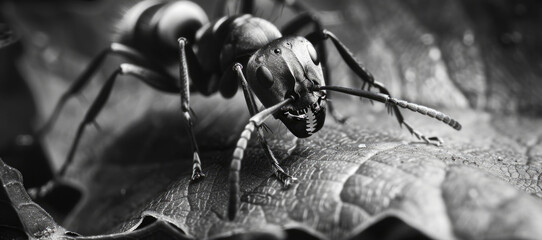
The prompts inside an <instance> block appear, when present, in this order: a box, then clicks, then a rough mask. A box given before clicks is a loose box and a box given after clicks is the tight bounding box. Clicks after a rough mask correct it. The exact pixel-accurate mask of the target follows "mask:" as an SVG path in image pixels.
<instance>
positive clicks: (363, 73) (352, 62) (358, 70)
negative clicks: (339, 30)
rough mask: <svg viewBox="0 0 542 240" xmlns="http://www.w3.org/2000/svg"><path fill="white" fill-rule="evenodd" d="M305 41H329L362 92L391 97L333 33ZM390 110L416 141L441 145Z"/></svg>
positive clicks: (319, 33)
mask: <svg viewBox="0 0 542 240" xmlns="http://www.w3.org/2000/svg"><path fill="white" fill-rule="evenodd" d="M307 39H308V40H309V41H311V42H322V41H324V40H326V39H330V40H331V42H332V43H333V45H334V46H335V48H336V49H337V51H338V52H339V54H340V55H341V57H342V58H343V60H344V61H345V62H346V64H347V65H348V67H350V69H352V71H354V73H355V74H356V75H358V77H359V78H361V80H363V85H362V90H364V89H365V86H367V90H369V91H370V89H371V87H376V88H377V89H378V90H379V91H380V93H382V94H385V95H388V96H391V95H390V92H389V91H388V89H387V88H386V87H385V86H384V84H382V83H380V82H377V81H375V80H374V77H373V75H372V74H371V73H370V72H369V71H367V69H365V67H363V65H361V64H360V63H359V62H358V61H357V60H356V58H355V57H354V54H352V52H351V51H350V50H349V49H348V48H347V47H346V46H345V45H344V44H343V43H342V42H341V41H340V40H339V39H338V38H337V36H335V35H334V34H333V33H331V32H330V31H328V30H323V31H321V32H314V33H311V34H309V35H308V36H307ZM389 107H390V108H391V109H389V112H390V113H395V117H396V118H397V121H398V122H399V125H401V126H405V127H406V128H407V130H408V131H409V132H410V134H412V135H414V136H415V137H416V138H417V139H419V140H423V141H424V142H426V143H428V144H433V145H436V146H439V145H441V144H442V140H441V139H440V138H438V137H426V136H425V135H424V134H422V133H421V132H419V131H417V130H415V129H414V128H412V127H411V126H410V124H409V123H407V122H406V121H405V120H404V117H403V115H402V114H401V111H400V110H399V108H398V107H397V106H396V105H391V106H389Z"/></svg>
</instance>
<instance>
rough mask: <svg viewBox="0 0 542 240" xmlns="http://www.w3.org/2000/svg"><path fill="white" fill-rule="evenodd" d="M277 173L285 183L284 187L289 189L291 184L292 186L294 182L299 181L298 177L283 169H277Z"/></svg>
mask: <svg viewBox="0 0 542 240" xmlns="http://www.w3.org/2000/svg"><path fill="white" fill-rule="evenodd" d="M275 175H276V176H277V178H278V179H279V181H281V182H282V184H283V185H284V189H288V188H289V187H290V186H292V184H293V183H296V182H297V181H298V180H297V178H295V177H292V176H290V175H288V174H286V173H285V172H283V171H276V172H275Z"/></svg>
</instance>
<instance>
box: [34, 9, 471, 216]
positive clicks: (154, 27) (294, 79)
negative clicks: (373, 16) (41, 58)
mask: <svg viewBox="0 0 542 240" xmlns="http://www.w3.org/2000/svg"><path fill="white" fill-rule="evenodd" d="M277 1H279V2H281V4H285V5H286V6H288V7H290V8H292V9H293V10H294V11H297V12H299V15H298V16H297V17H296V18H295V19H293V20H292V21H291V22H289V23H288V24H286V25H285V26H284V28H283V30H282V31H279V29H278V28H277V27H276V26H275V25H274V24H272V23H271V22H268V21H267V20H264V19H262V18H258V17H254V16H252V15H250V13H251V12H252V8H253V7H252V5H253V3H252V1H251V0H244V1H242V3H243V4H242V6H243V7H242V14H240V15H235V16H225V17H222V18H219V19H218V20H216V21H213V22H209V20H208V17H207V15H206V14H205V12H204V11H203V10H202V9H201V8H200V7H199V6H198V5H197V4H195V3H193V2H189V1H175V2H164V1H152V0H148V1H143V2H140V3H138V4H136V5H134V6H133V7H132V8H131V9H130V10H129V11H128V12H127V13H126V15H125V16H124V18H123V20H122V21H121V23H120V24H119V28H120V29H121V31H120V36H119V38H118V40H117V41H116V42H114V43H112V44H111V46H110V47H109V48H108V49H106V50H104V51H103V52H102V53H100V54H99V55H98V57H96V58H95V59H94V60H93V61H92V62H91V63H90V64H89V67H88V68H87V69H86V70H85V72H83V74H82V75H81V77H80V78H79V79H77V80H76V81H75V82H74V83H73V85H72V86H71V87H70V89H68V91H67V92H66V93H65V94H64V95H63V96H62V97H61V99H60V101H59V103H58V104H57V106H56V108H55V110H54V112H53V114H52V116H51V118H50V119H49V121H48V122H47V123H46V124H45V125H44V128H43V131H42V132H45V131H47V129H49V128H50V127H51V125H52V124H53V123H54V121H55V119H56V118H57V116H58V114H59V112H60V110H61V108H62V106H63V105H64V104H65V102H66V101H67V100H68V99H69V98H70V97H72V96H73V95H74V94H76V93H78V92H80V90H81V89H82V88H83V87H84V86H85V84H86V83H87V82H88V81H89V79H90V78H91V75H92V74H93V73H94V72H95V71H96V70H97V68H98V67H99V66H100V64H101V63H102V62H103V60H104V58H105V57H106V56H107V55H109V54H117V55H121V56H124V57H125V58H127V59H128V60H130V62H131V63H123V64H121V65H120V66H119V68H118V69H117V70H116V71H115V72H114V73H113V74H112V75H111V76H110V77H109V78H108V79H107V81H106V82H105V84H104V86H103V88H102V89H101V91H100V92H99V94H98V96H97V97H96V100H94V102H93V103H92V104H91V106H90V109H89V110H88V112H87V114H86V115H85V117H84V119H83V121H82V122H81V124H80V126H79V128H78V131H77V133H76V137H75V140H74V141H73V144H72V146H71V148H70V151H69V153H68V157H67V160H66V161H65V163H64V165H63V166H62V168H61V169H60V171H59V173H58V174H57V176H62V175H63V174H64V173H65V171H66V168H67V167H68V166H69V164H70V163H71V162H72V160H73V156H74V154H75V151H76V148H77V145H78V143H79V140H80V139H81V136H82V134H83V132H84V129H85V126H87V125H88V124H91V123H93V122H94V121H95V118H96V116H97V115H98V114H99V112H100V111H101V109H102V107H103V106H104V105H105V103H106V101H107V99H108V97H109V95H110V93H111V90H112V88H113V85H114V82H115V80H116V79H117V77H118V76H119V75H132V76H135V77H137V78H138V79H140V80H141V81H143V82H145V83H147V84H148V85H150V86H151V87H153V88H155V89H158V90H161V91H163V92H167V93H178V94H180V97H181V109H182V112H183V114H184V117H185V118H186V120H187V121H186V123H187V128H188V129H189V134H190V138H191V145H192V149H193V153H194V154H193V171H192V180H194V181H195V180H198V179H200V178H201V177H203V176H204V174H203V172H202V167H201V161H200V158H199V150H198V145H197V143H196V140H195V137H194V133H193V130H192V125H193V114H192V111H191V109H190V90H191V88H190V82H191V83H192V85H193V90H195V91H198V92H200V93H202V94H204V95H210V94H213V93H216V92H220V93H221V94H222V96H224V97H225V98H231V97H232V96H234V95H235V93H236V92H237V90H238V88H239V85H241V87H242V89H243V92H244V95H245V99H246V102H247V105H248V110H249V112H250V114H251V116H252V117H251V118H250V121H249V123H248V124H247V126H246V127H245V129H244V131H243V132H242V133H241V136H240V138H239V141H238V142H237V146H236V148H235V150H234V153H233V160H232V163H231V168H230V176H229V181H230V202H229V208H228V217H229V218H230V219H234V218H235V215H236V213H237V211H238V208H239V204H240V198H239V192H240V189H239V178H240V177H239V171H240V169H241V160H242V159H243V153H244V150H245V148H246V146H247V143H248V141H249V139H250V137H251V134H252V132H253V131H255V130H258V131H257V133H258V139H259V141H260V143H261V146H262V147H263V149H264V150H265V154H266V155H267V157H268V159H269V160H270V162H271V163H272V166H273V168H274V173H275V175H276V176H277V178H278V179H279V180H280V181H281V182H282V183H283V184H284V186H285V187H288V186H289V185H290V184H292V183H293V182H294V181H296V179H295V178H294V177H292V176H290V175H288V174H286V172H285V171H284V170H283V169H282V168H281V167H280V166H279V163H278V161H277V159H276V158H275V157H274V155H273V152H272V151H271V149H270V147H269V145H268V144H267V142H266V140H265V138H264V131H263V130H262V128H261V126H262V124H263V122H264V121H265V119H267V118H268V117H270V116H274V117H275V118H277V119H279V120H280V121H282V123H284V125H285V126H286V127H287V128H288V129H289V130H290V131H291V132H292V133H293V134H294V135H295V136H297V137H299V138H306V137H309V136H311V135H312V134H314V133H316V132H318V131H319V130H320V129H321V128H322V127H323V126H324V120H325V118H326V107H327V108H328V110H329V111H330V113H331V114H332V116H333V117H334V119H336V120H338V121H341V120H342V119H340V118H339V117H338V115H337V114H336V113H335V111H334V110H333V105H332V104H331V102H326V91H328V90H330V91H337V92H342V93H346V94H351V95H357V96H360V97H364V98H369V99H371V100H375V101H379V102H382V103H385V104H386V105H387V106H388V110H389V111H390V112H392V113H394V114H395V116H396V118H397V120H398V121H399V124H400V125H402V126H405V127H406V128H407V129H408V131H409V132H410V133H412V134H413V135H415V136H416V137H417V138H418V139H422V140H424V141H425V142H427V143H431V144H435V145H439V144H440V143H441V140H440V139H439V138H437V137H429V138H428V137H425V136H424V135H423V134H421V133H419V132H417V131H415V130H414V129H413V128H412V127H411V126H410V125H409V124H408V123H407V122H405V120H404V119H403V116H402V114H401V112H400V111H399V108H400V107H401V108H407V109H410V110H412V111H416V112H419V113H422V114H425V115H428V116H431V117H434V118H436V119H438V120H440V121H442V122H444V123H447V124H448V125H450V126H451V127H453V128H455V129H457V130H459V129H461V125H460V124H459V123H458V122H457V121H455V120H453V119H452V118H450V117H449V116H447V115H445V114H443V113H440V112H438V111H436V110H433V109H429V108H427V107H423V106H420V105H416V104H413V103H408V102H405V101H402V100H398V99H395V98H392V97H391V96H390V94H389V91H388V90H387V89H386V88H385V87H384V86H383V85H382V84H381V83H379V82H377V81H375V80H374V79H373V76H372V75H371V73H369V72H368V71H367V70H366V69H365V68H364V67H363V66H361V65H360V64H359V63H358V62H357V61H356V60H355V58H354V57H353V55H352V53H351V52H350V51H349V50H348V49H347V48H346V46H344V44H342V43H341V41H340V40H339V39H338V38H337V37H336V36H335V35H334V34H333V33H331V32H329V31H327V30H325V29H323V28H322V25H321V23H320V22H319V20H318V19H317V17H315V15H314V14H312V13H310V12H309V11H307V8H306V7H305V6H304V5H303V4H301V3H300V2H297V1H285V0H277ZM307 26H312V27H313V28H314V31H313V32H312V33H310V34H308V35H307V36H306V37H301V36H296V33H298V32H299V31H300V30H301V29H303V28H305V27H307ZM325 40H331V42H332V43H333V46H335V48H336V49H337V51H338V53H339V54H340V56H341V57H342V58H343V59H344V60H345V62H346V63H347V65H348V66H349V67H350V68H351V69H352V70H353V71H354V72H355V73H356V75H357V76H358V77H359V78H360V79H361V80H362V82H363V85H362V89H349V88H343V87H337V86H330V84H331V79H330V78H329V76H328V75H329V74H328V71H329V68H328V67H327V60H326V59H327V55H326V54H327V51H326V49H325V45H324V44H323V43H324V41H325ZM315 46H316V48H315ZM177 61H178V65H179V69H180V75H179V76H178V77H174V76H171V75H170V74H169V73H168V72H167V71H166V70H165V68H164V67H163V66H167V65H171V64H172V63H175V62H177ZM371 88H376V89H377V90H378V91H379V92H378V93H375V92H371V91H370V89H371ZM254 95H256V97H257V98H258V100H259V101H260V102H261V103H262V104H263V105H264V106H265V110H262V111H260V112H258V108H257V104H256V101H255V99H254Z"/></svg>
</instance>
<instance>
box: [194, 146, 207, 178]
mask: <svg viewBox="0 0 542 240" xmlns="http://www.w3.org/2000/svg"><path fill="white" fill-rule="evenodd" d="M203 177H205V174H203V172H202V170H201V160H200V158H199V154H198V152H194V159H193V165H192V181H197V180H199V179H202V178H203Z"/></svg>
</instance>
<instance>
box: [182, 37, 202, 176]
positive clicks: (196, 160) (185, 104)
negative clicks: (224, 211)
mask: <svg viewBox="0 0 542 240" xmlns="http://www.w3.org/2000/svg"><path fill="white" fill-rule="evenodd" d="M178 42H179V57H180V64H179V65H180V79H179V86H180V96H181V111H182V112H183V115H184V118H185V119H186V128H187V129H188V134H190V145H191V147H192V150H193V152H194V155H193V158H192V181H196V180H198V179H200V178H202V177H205V174H203V171H202V169H201V159H200V157H199V148H198V144H197V142H196V136H195V135H194V130H193V125H194V123H193V121H192V119H193V115H194V113H193V111H192V110H191V108H190V82H189V81H190V77H189V69H188V60H187V52H188V54H189V56H191V55H190V54H193V52H192V48H190V47H187V46H186V45H187V44H188V41H187V40H186V39H185V38H179V39H178ZM187 48H188V51H187ZM191 63H192V64H193V65H195V64H197V63H196V62H195V61H192V62H191ZM199 80H200V81H201V80H203V79H199Z"/></svg>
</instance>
